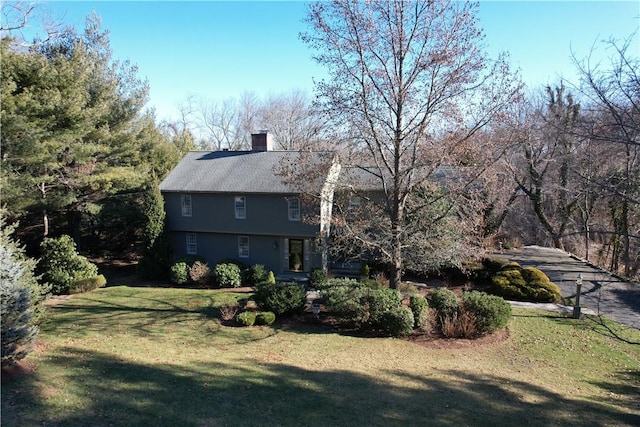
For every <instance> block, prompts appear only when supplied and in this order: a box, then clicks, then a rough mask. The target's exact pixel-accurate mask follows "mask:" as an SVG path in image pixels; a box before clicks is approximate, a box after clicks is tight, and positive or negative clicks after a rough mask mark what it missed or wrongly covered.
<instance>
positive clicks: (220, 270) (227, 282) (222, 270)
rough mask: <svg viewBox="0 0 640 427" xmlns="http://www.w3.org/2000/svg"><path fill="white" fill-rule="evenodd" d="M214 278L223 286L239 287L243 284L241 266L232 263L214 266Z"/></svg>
mask: <svg viewBox="0 0 640 427" xmlns="http://www.w3.org/2000/svg"><path fill="white" fill-rule="evenodd" d="M213 278H214V280H215V282H216V284H217V285H218V286H219V287H221V288H239V287H240V285H241V284H242V277H241V275H240V267H238V265H237V264H232V263H225V262H223V263H220V264H218V265H216V266H215V267H214V268H213Z"/></svg>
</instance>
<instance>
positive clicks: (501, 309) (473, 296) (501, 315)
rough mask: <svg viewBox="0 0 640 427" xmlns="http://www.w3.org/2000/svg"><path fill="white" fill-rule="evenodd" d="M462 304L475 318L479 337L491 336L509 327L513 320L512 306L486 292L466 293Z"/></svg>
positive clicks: (462, 297)
mask: <svg viewBox="0 0 640 427" xmlns="http://www.w3.org/2000/svg"><path fill="white" fill-rule="evenodd" d="M460 304H461V305H462V307H463V309H464V311H465V312H467V313H472V314H473V315H474V317H475V322H476V327H477V333H478V335H486V334H491V333H493V332H495V331H497V330H499V329H503V328H504V327H506V326H507V323H508V322H509V319H510V318H511V305H509V303H508V302H506V301H505V300H504V299H502V298H500V297H497V296H495V295H488V294H486V293H484V292H478V291H472V292H464V293H463V294H462V296H461V298H460Z"/></svg>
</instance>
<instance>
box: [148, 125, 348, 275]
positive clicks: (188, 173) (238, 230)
mask: <svg viewBox="0 0 640 427" xmlns="http://www.w3.org/2000/svg"><path fill="white" fill-rule="evenodd" d="M305 170H309V171H312V172H310V173H309V174H308V175H305V173H304V172H305ZM319 171H321V172H319ZM318 173H320V176H318ZM339 173H340V165H339V164H338V163H337V161H335V158H334V155H333V154H332V153H327V152H303V153H299V152H291V151H274V150H273V149H272V139H271V135H270V134H268V133H267V132H264V131H263V132H260V133H257V134H254V135H252V150H251V151H193V152H189V153H188V154H187V155H186V156H185V157H184V158H183V159H182V160H181V161H180V163H179V164H178V165H177V166H176V167H175V168H174V169H173V171H171V173H170V174H169V175H168V176H167V177H166V178H165V179H164V180H163V181H162V183H161V184H160V190H161V192H162V195H163V197H164V200H165V210H166V213H167V220H168V229H169V233H170V236H171V242H172V248H173V252H174V258H176V259H177V258H181V257H183V256H185V255H197V256H199V257H202V258H204V259H205V260H206V261H207V262H208V263H209V265H211V266H213V265H215V264H217V263H219V262H221V261H224V260H238V261H241V262H243V263H245V264H249V265H252V264H263V265H264V266H265V267H266V268H267V270H271V271H273V272H274V273H275V274H276V275H282V274H287V273H290V272H309V271H311V270H312V269H314V268H326V266H327V262H328V260H327V247H326V243H327V237H328V235H329V229H330V224H331V209H332V204H333V193H334V188H335V181H336V179H337V177H338V175H339ZM303 181H304V182H303Z"/></svg>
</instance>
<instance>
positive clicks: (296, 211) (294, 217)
mask: <svg viewBox="0 0 640 427" xmlns="http://www.w3.org/2000/svg"><path fill="white" fill-rule="evenodd" d="M289 221H300V199H289Z"/></svg>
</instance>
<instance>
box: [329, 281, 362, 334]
mask: <svg viewBox="0 0 640 427" xmlns="http://www.w3.org/2000/svg"><path fill="white" fill-rule="evenodd" d="M368 291H369V289H367V288H365V287H364V286H362V285H360V284H359V283H358V282H357V281H355V280H353V279H331V280H328V281H327V287H326V289H325V290H323V291H322V298H323V300H324V306H325V308H326V310H327V311H328V312H330V313H331V314H333V315H335V316H336V317H337V318H338V319H339V320H340V322H341V323H345V324H351V325H354V326H361V325H362V324H364V323H365V322H367V321H368V320H369V311H368V309H367V307H366V306H365V305H364V304H363V299H364V297H365V296H366V295H367V293H368Z"/></svg>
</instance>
